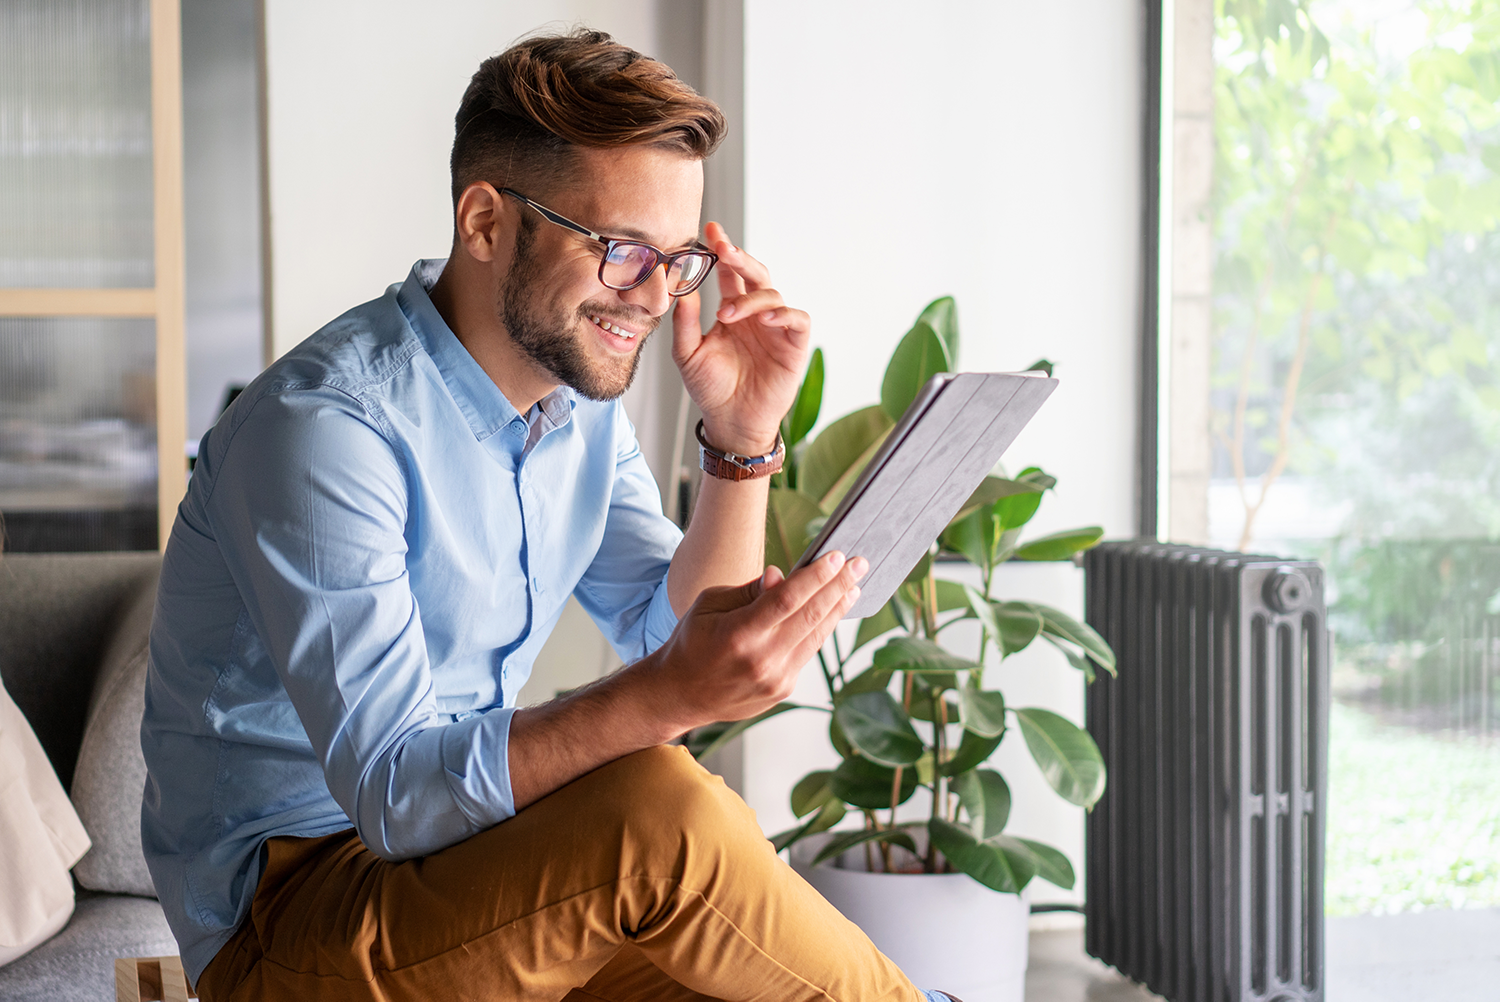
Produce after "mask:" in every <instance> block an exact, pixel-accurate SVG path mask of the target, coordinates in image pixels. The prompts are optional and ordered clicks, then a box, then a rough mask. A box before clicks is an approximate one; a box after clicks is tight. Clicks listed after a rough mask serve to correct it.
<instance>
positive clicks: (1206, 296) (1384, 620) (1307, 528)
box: [1160, 0, 1500, 915]
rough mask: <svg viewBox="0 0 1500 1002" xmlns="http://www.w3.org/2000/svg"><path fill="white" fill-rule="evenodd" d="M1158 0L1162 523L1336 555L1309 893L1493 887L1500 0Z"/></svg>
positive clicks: (1357, 905) (1224, 538)
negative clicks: (1323, 771)
mask: <svg viewBox="0 0 1500 1002" xmlns="http://www.w3.org/2000/svg"><path fill="white" fill-rule="evenodd" d="M1176 8H1177V9H1176V15H1175V18H1174V19H1173V23H1174V24H1175V25H1176V29H1177V37H1176V39H1175V42H1176V44H1175V52H1176V57H1175V59H1173V60H1172V61H1171V64H1172V65H1171V66H1170V68H1169V75H1170V76H1172V77H1173V79H1172V81H1171V84H1170V85H1169V86H1167V90H1168V93H1170V94H1173V96H1174V98H1175V100H1174V101H1173V103H1172V110H1171V111H1169V112H1168V115H1169V119H1168V120H1169V122H1170V128H1168V129H1165V130H1164V131H1163V138H1164V143H1165V144H1166V145H1167V146H1168V147H1169V148H1170V150H1171V154H1170V156H1166V157H1164V160H1163V162H1164V164H1166V165H1169V167H1170V180H1169V181H1168V182H1166V184H1165V186H1164V190H1165V191H1169V192H1170V193H1171V201H1172V205H1171V208H1170V209H1169V210H1168V213H1167V215H1166V219H1167V226H1166V228H1165V230H1164V232H1165V233H1166V236H1167V243H1168V255H1169V256H1168V257H1167V258H1166V260H1167V261H1168V262H1170V264H1169V265H1164V267H1163V274H1164V276H1167V278H1166V281H1169V283H1170V284H1169V285H1168V287H1167V289H1166V291H1165V292H1164V294H1163V302H1164V304H1165V309H1164V314H1165V316H1166V317H1167V318H1168V324H1169V325H1168V328H1167V329H1168V331H1169V335H1168V336H1166V337H1164V338H1163V341H1162V343H1163V345H1164V346H1165V349H1166V351H1165V354H1166V355H1167V356H1168V358H1167V361H1166V362H1165V364H1164V367H1163V370H1164V375H1163V383H1162V389H1163V393H1162V394H1161V396H1160V399H1161V400H1162V402H1163V409H1164V411H1165V412H1166V417H1165V419H1164V435H1163V441H1164V442H1165V443H1166V450H1165V451H1166V456H1165V457H1164V458H1165V462H1164V463H1163V467H1162V470H1163V476H1162V478H1161V483H1162V487H1163V492H1162V493H1163V495H1164V497H1165V500H1166V509H1165V517H1164V518H1163V520H1162V522H1163V525H1164V527H1165V530H1166V534H1167V535H1169V536H1170V537H1171V538H1173V539H1177V540H1181V541H1189V542H1198V543H1209V544H1211V545H1214V546H1221V547H1225V548H1229V549H1243V550H1247V551H1251V552H1261V553H1273V554H1289V555H1297V556H1301V557H1312V558H1316V559H1319V560H1321V561H1322V562H1323V564H1324V566H1325V567H1326V568H1327V570H1328V572H1329V580H1330V585H1331V587H1330V591H1329V593H1328V596H1327V597H1328V600H1329V611H1330V621H1331V623H1332V626H1333V629H1334V638H1335V646H1334V650H1335V657H1334V665H1333V679H1332V683H1333V696H1334V704H1333V708H1332V739H1331V749H1330V758H1331V761H1330V768H1331V775H1330V783H1331V800H1332V803H1331V807H1330V818H1329V845H1328V848H1329V855H1328V860H1329V870H1328V886H1327V888H1326V899H1327V908H1328V913H1329V914H1330V915H1339V914H1359V913H1384V912H1403V911H1413V910H1426V909H1448V908H1465V907H1494V906H1497V905H1500V806H1497V805H1500V742H1497V740H1496V739H1497V737H1500V6H1497V5H1496V4H1494V3H1492V2H1491V3H1486V2H1483V0H1219V2H1218V3H1217V4H1215V3H1213V2H1210V0H1177V3H1176ZM1169 51H1171V50H1169Z"/></svg>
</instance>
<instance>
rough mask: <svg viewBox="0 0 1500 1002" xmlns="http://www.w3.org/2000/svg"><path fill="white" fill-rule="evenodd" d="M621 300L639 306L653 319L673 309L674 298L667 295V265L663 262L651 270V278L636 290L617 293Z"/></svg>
mask: <svg viewBox="0 0 1500 1002" xmlns="http://www.w3.org/2000/svg"><path fill="white" fill-rule="evenodd" d="M617 295H619V297H620V299H621V300H623V301H624V302H627V303H629V304H630V305H632V306H639V307H640V308H641V309H643V310H645V311H646V312H647V313H649V314H650V315H651V316H653V317H659V316H661V315H662V314H663V313H666V312H667V310H669V309H671V307H672V297H671V296H670V295H668V294H667V265H666V262H662V263H661V264H659V265H657V266H656V267H655V268H652V269H651V277H650V278H648V279H646V280H645V281H644V282H642V283H641V284H640V285H637V286H636V287H635V288H634V289H627V290H625V291H624V292H621V293H617Z"/></svg>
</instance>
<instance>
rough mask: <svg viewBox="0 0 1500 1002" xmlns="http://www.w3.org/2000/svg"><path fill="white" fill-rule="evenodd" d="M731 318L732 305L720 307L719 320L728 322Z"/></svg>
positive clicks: (732, 312) (732, 314) (732, 313)
mask: <svg viewBox="0 0 1500 1002" xmlns="http://www.w3.org/2000/svg"><path fill="white" fill-rule="evenodd" d="M732 316H734V306H733V305H732V304H731V305H729V306H721V307H719V319H720V320H728V319H729V318H730V317H732Z"/></svg>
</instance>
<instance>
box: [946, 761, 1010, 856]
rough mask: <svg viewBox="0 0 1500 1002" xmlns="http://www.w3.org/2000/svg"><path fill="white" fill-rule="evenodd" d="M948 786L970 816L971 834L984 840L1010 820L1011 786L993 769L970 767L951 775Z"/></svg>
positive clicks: (997, 832) (998, 832)
mask: <svg viewBox="0 0 1500 1002" xmlns="http://www.w3.org/2000/svg"><path fill="white" fill-rule="evenodd" d="M948 788H949V789H951V790H952V791H953V792H954V793H956V794H958V802H959V803H960V804H962V805H963V809H964V811H965V812H966V813H967V814H968V815H969V826H970V830H971V831H972V832H973V833H974V837H975V838H978V839H987V838H990V837H991V836H994V835H998V834H1000V831H1001V830H1002V829H1003V828H1004V827H1005V822H1006V821H1008V820H1010V787H1009V786H1008V785H1006V782H1005V778H1004V777H1003V776H1001V775H1000V774H999V773H998V772H996V771H995V770H993V769H970V770H969V771H968V772H965V773H961V774H959V775H957V776H954V777H953V779H952V780H950V781H949V784H948Z"/></svg>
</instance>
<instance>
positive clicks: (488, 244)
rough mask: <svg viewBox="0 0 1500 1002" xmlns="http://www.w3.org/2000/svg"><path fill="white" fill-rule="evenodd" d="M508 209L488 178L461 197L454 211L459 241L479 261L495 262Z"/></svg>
mask: <svg viewBox="0 0 1500 1002" xmlns="http://www.w3.org/2000/svg"><path fill="white" fill-rule="evenodd" d="M507 211H508V206H506V204H505V199H504V198H503V197H502V196H501V194H500V193H499V192H498V191H496V190H495V189H494V187H493V186H492V185H491V184H490V183H489V182H488V181H475V182H474V183H473V184H471V185H469V186H468V187H467V188H465V189H464V190H463V193H462V194H460V195H459V196H458V207H457V208H455V209H454V210H453V217H454V219H453V221H454V228H455V231H456V232H455V236H456V238H457V240H456V242H457V243H458V244H459V245H460V246H461V247H463V248H464V249H465V250H467V251H468V252H469V256H470V257H472V258H474V259H475V260H476V261H485V262H489V261H493V260H494V259H495V254H496V249H497V248H498V247H499V241H500V235H501V232H502V231H505V230H508V229H509V228H508V227H506V226H505V225H503V221H504V219H505V216H506V212H507Z"/></svg>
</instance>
